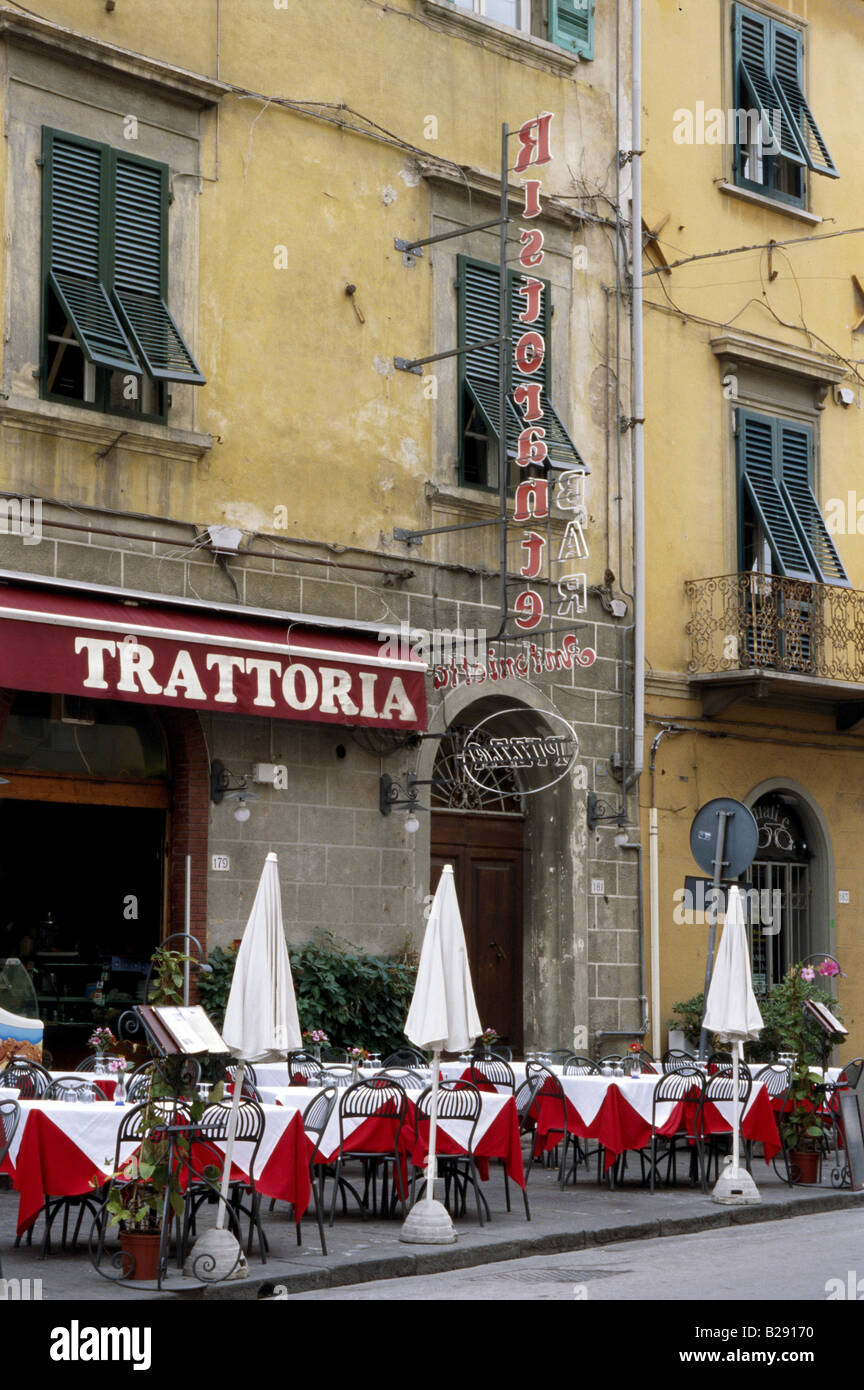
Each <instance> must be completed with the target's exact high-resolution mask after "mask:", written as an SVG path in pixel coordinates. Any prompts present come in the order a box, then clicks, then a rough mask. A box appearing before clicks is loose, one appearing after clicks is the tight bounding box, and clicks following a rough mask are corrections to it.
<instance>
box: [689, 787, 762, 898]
mask: <svg viewBox="0 0 864 1390" xmlns="http://www.w3.org/2000/svg"><path fill="white" fill-rule="evenodd" d="M719 811H727V812H728V813H729V814H728V815H727V816H726V834H725V839H724V842H723V859H724V861H725V862H724V864H723V867H722V869H721V871H720V877H721V878H723V879H730V878H737V877H738V875H739V874H743V873H744V870H745V869H748V868H749V867H750V865H751V864H752V862H753V859H754V858H755V856H756V850H757V847H758V845H759V827H758V826H757V824H756V821H755V820H754V818H753V813H752V811H750V810H749V808H748V807H747V806H745V805H744V803H743V801H733V799H732V798H731V797H729V796H718V797H716V798H715V800H714V801H708V802H706V804H705V805H704V806H702V807H700V809H699V810H698V811H697V812H696V815H695V816H694V817H693V824H692V825H691V827H690V853H691V854H692V855H693V858H694V859H695V860H696V863H697V864H698V865H699V868H700V869H702V870H703V872H704V873H706V874H710V875H711V877H712V878H713V877H714V859H715V856H716V854H717V832H718V829H719V826H720V817H719V815H718V812H719Z"/></svg>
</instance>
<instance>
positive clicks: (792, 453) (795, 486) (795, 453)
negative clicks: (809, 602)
mask: <svg viewBox="0 0 864 1390" xmlns="http://www.w3.org/2000/svg"><path fill="white" fill-rule="evenodd" d="M775 425H776V432H777V451H778V453H779V459H780V469H781V477H782V483H781V486H782V489H783V492H784V494H785V497H786V499H787V501H788V503H789V507H790V511H791V512H792V515H793V516H794V518H795V521H796V522H797V524H798V530H799V533H800V535H801V539H802V541H803V543H804V547H805V550H806V552H807V554H808V555H809V557H810V559H811V562H812V566H813V569H814V571H815V573H816V575H817V576H818V578H819V579H820V580H821V581H822V583H823V584H843V585H846V586H848V585H849V579H848V576H847V574H846V571H845V569H844V568H843V563H842V561H841V559H840V556H839V555H838V553H837V548H836V546H835V545H834V541H833V540H832V538H831V534H830V532H829V530H828V527H827V526H826V525H825V518H824V517H823V515H822V512H821V511H820V509H819V503H818V502H817V501H816V494H815V493H814V491H813V487H812V484H811V478H812V475H813V432H812V430H811V429H810V428H809V427H808V426H806V425H793V424H789V423H787V422H786V421H785V420H777V421H776V422H775Z"/></svg>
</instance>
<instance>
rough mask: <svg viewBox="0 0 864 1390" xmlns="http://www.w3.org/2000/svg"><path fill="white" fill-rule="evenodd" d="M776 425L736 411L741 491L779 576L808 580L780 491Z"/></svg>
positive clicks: (789, 509) (804, 556) (811, 574)
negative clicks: (762, 535) (757, 524)
mask: <svg viewBox="0 0 864 1390" xmlns="http://www.w3.org/2000/svg"><path fill="white" fill-rule="evenodd" d="M776 423H777V422H776V421H774V420H772V419H771V418H770V417H769V416H765V415H756V414H754V413H752V412H751V411H749V410H739V411H738V474H739V479H740V484H741V489H742V492H743V494H744V495H746V496H747V497H749V499H750V502H751V504H752V506H753V510H754V511H755V513H756V516H757V518H758V520H759V524H760V526H761V527H762V530H763V531H764V533H765V536H766V538H767V540H768V544H769V545H770V547H771V553H772V555H773V557H774V562H775V564H776V565H777V569H778V571H779V572H780V574H782V575H787V576H789V577H790V578H793V579H810V580H812V579H815V578H816V575H815V573H814V571H813V567H812V565H811V563H810V560H809V558H808V556H807V554H806V552H805V550H804V547H803V545H802V542H801V540H800V538H799V534H798V528H797V527H796V525H795V522H794V520H793V516H792V503H791V501H790V500H789V499H788V496H787V494H786V493H785V491H784V490H783V489H782V488H781V483H780V476H779V474H780V467H779V459H778V458H777V448H776V446H777V432H776V430H775V424H776ZM742 500H743V499H742Z"/></svg>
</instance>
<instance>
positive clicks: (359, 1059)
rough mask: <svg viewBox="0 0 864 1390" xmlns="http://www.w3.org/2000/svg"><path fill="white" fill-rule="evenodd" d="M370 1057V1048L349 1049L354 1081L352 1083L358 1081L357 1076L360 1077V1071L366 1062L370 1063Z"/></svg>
mask: <svg viewBox="0 0 864 1390" xmlns="http://www.w3.org/2000/svg"><path fill="white" fill-rule="evenodd" d="M370 1055H371V1054H370V1052H369V1050H368V1048H365V1047H349V1049H348V1059H349V1061H350V1063H351V1080H352V1081H356V1080H357V1076H358V1074H359V1069H360V1067H362V1065H363V1063H364V1062H368V1061H369V1057H370Z"/></svg>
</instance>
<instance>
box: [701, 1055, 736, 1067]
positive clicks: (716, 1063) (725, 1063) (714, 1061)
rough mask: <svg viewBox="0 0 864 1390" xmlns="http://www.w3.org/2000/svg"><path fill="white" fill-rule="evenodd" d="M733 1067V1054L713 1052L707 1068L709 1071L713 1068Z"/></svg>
mask: <svg viewBox="0 0 864 1390" xmlns="http://www.w3.org/2000/svg"><path fill="white" fill-rule="evenodd" d="M731 1065H732V1053H731V1052H712V1053H711V1054H710V1055H709V1057H708V1062H707V1066H708V1068H709V1070H710V1068H711V1067H731Z"/></svg>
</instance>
